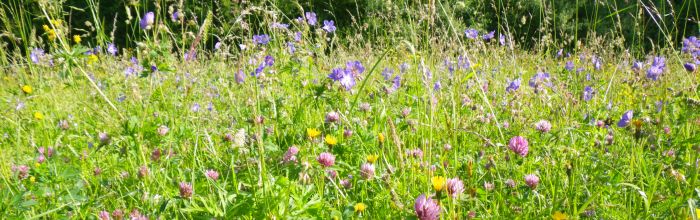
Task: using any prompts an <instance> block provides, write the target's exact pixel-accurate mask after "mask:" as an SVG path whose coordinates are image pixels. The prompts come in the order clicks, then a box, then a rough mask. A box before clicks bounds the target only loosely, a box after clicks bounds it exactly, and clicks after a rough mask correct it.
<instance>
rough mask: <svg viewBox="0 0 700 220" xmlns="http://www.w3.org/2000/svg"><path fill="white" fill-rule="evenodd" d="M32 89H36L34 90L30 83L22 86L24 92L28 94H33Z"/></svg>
mask: <svg viewBox="0 0 700 220" xmlns="http://www.w3.org/2000/svg"><path fill="white" fill-rule="evenodd" d="M32 91H34V90H32V86H30V85H23V86H22V92H24V93H26V94H32Z"/></svg>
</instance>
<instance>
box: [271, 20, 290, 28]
mask: <svg viewBox="0 0 700 220" xmlns="http://www.w3.org/2000/svg"><path fill="white" fill-rule="evenodd" d="M270 27H271V28H275V29H283V30H287V29H289V24H285V23H279V22H273V23H272V24H270Z"/></svg>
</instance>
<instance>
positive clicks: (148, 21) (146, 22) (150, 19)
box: [139, 11, 156, 30]
mask: <svg viewBox="0 0 700 220" xmlns="http://www.w3.org/2000/svg"><path fill="white" fill-rule="evenodd" d="M155 21H156V14H155V13H153V12H152V11H149V12H147V13H146V14H144V15H143V18H141V21H140V22H139V25H140V26H141V29H144V30H148V29H151V28H152V27H153V23H155Z"/></svg>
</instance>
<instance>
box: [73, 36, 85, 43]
mask: <svg viewBox="0 0 700 220" xmlns="http://www.w3.org/2000/svg"><path fill="white" fill-rule="evenodd" d="M73 41H75V43H76V44H80V41H83V40H82V39H80V35H73Z"/></svg>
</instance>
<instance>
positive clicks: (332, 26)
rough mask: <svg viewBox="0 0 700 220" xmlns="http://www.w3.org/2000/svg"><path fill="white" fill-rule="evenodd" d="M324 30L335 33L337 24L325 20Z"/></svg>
mask: <svg viewBox="0 0 700 220" xmlns="http://www.w3.org/2000/svg"><path fill="white" fill-rule="evenodd" d="M323 30H325V31H326V32H328V33H333V32H334V31H335V24H334V22H333V20H330V21H328V20H323Z"/></svg>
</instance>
